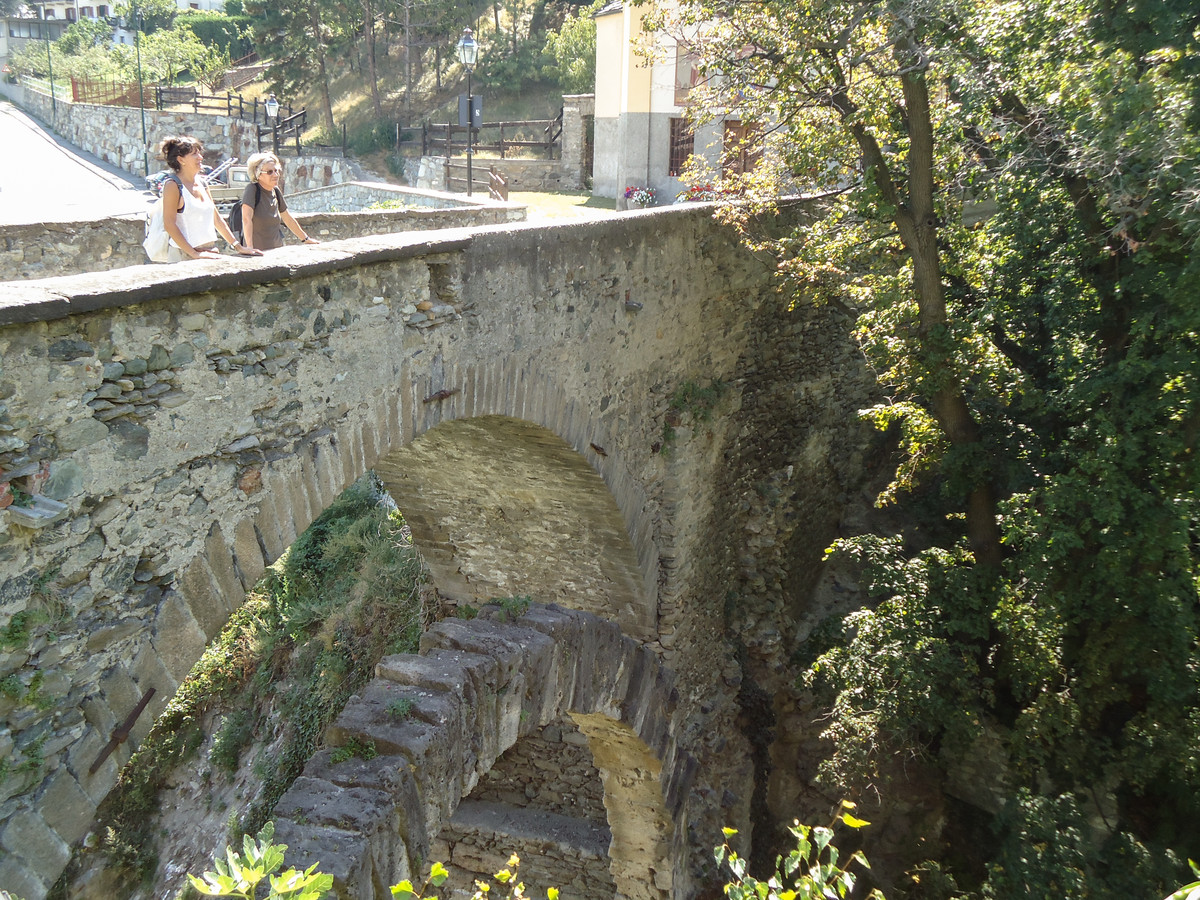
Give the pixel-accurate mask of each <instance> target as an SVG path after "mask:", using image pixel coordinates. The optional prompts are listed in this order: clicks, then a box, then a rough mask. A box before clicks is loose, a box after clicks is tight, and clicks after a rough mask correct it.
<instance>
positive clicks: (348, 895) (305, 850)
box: [275, 817, 386, 900]
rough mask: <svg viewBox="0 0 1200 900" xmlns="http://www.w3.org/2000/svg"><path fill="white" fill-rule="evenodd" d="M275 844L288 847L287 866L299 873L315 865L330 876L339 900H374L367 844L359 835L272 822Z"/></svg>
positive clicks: (284, 821) (294, 823)
mask: <svg viewBox="0 0 1200 900" xmlns="http://www.w3.org/2000/svg"><path fill="white" fill-rule="evenodd" d="M275 843H277V844H286V845H287V848H288V850H287V853H288V856H287V864H288V865H289V866H292V867H294V868H297V869H300V870H301V871H303V870H305V869H307V868H308V867H309V866H312V865H316V866H317V871H318V872H323V873H325V874H327V875H332V876H333V893H334V896H335V897H337V898H338V900H376V898H377V897H380V896H386V895H385V894H383V893H381V892H377V891H376V890H375V878H374V871H373V869H372V854H371V847H370V841H369V840H368V839H367V838H366V837H364V836H362V835H359V834H355V833H353V832H349V831H343V830H341V829H339V828H330V827H327V826H318V825H308V824H303V825H302V824H298V823H297V822H295V821H292V820H291V819H285V818H283V817H279V818H277V819H276V820H275Z"/></svg>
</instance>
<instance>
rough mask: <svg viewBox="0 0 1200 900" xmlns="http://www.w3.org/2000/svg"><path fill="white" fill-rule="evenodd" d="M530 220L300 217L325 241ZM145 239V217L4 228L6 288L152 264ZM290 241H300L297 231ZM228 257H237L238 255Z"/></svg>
mask: <svg viewBox="0 0 1200 900" xmlns="http://www.w3.org/2000/svg"><path fill="white" fill-rule="evenodd" d="M524 219H525V208H524V207H522V206H515V205H500V204H492V205H483V206H467V207H461V208H455V209H426V208H423V209H381V210H369V211H365V212H312V213H302V212H297V213H296V221H298V222H299V223H300V224H301V225H302V226H303V227H304V228H305V229H306V230H307V231H308V233H310V234H311V235H313V236H314V237H317V238H319V239H321V240H322V241H334V240H345V239H347V238H357V237H365V236H367V235H375V234H395V233H399V232H409V231H433V230H436V229H440V228H474V227H479V226H482V225H502V224H506V223H511V222H521V221H524ZM145 235H146V223H145V220H144V219H143V218H142V217H141V216H123V217H118V218H112V219H100V220H95V221H87V222H38V223H34V224H29V225H0V283H2V282H5V281H18V280H23V279H36V278H50V277H53V276H56V275H84V274H87V273H88V272H105V271H108V270H110V269H121V268H124V267H126V266H141V265H150V264H151V263H150V261H149V260H147V259H146V253H145V251H144V250H143V249H142V239H143V238H144V237H145ZM285 240H286V241H288V242H289V243H293V242H294V237H293V235H292V234H291V232H288V233H287V235H286V238H285ZM228 255H229V256H230V257H231V258H232V257H233V254H232V253H229V254H228Z"/></svg>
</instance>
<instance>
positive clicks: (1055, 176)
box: [664, 0, 1200, 896]
mask: <svg viewBox="0 0 1200 900" xmlns="http://www.w3.org/2000/svg"><path fill="white" fill-rule="evenodd" d="M664 24H665V26H666V27H669V28H671V29H674V31H675V33H676V35H678V36H680V37H687V38H688V39H689V40H690V41H691V42H692V46H693V47H694V48H695V49H696V50H697V52H698V53H699V54H700V55H701V59H702V63H701V65H702V70H703V71H704V72H705V73H706V74H707V75H710V76H713V77H712V78H711V79H710V81H709V82H708V86H707V97H704V98H703V99H704V101H705V102H704V103H703V104H702V111H701V113H700V114H701V115H702V116H703V115H708V116H712V117H715V116H720V115H725V114H726V111H730V110H732V111H734V112H735V113H736V115H737V116H738V117H739V118H741V119H742V120H743V121H749V122H757V123H760V132H761V134H762V135H763V137H762V141H763V145H764V149H765V151H766V152H765V153H764V155H763V159H764V160H767V161H768V162H769V163H771V164H769V165H761V166H759V168H758V169H757V170H755V171H754V172H753V173H751V174H750V175H748V176H745V177H739V176H730V175H728V174H727V173H721V172H710V173H706V174H707V176H709V177H710V180H713V181H714V183H720V184H721V185H722V187H723V188H725V189H728V188H730V187H736V188H737V189H738V190H741V191H743V192H744V194H745V195H746V196H747V197H749V198H750V201H751V202H750V203H749V205H748V206H747V207H744V208H743V212H742V213H741V214H740V215H739V214H738V213H737V212H731V213H730V214H729V217H730V218H731V220H733V221H735V222H736V223H737V224H739V226H740V227H742V228H743V230H744V233H745V234H746V236H747V239H748V240H750V241H751V242H752V243H755V244H756V245H757V246H762V247H767V248H769V249H771V250H773V251H774V252H775V254H776V258H777V259H778V265H779V271H780V273H781V275H782V276H783V277H785V278H786V279H787V280H788V282H789V283H790V286H791V289H792V290H791V297H792V298H793V300H792V302H807V301H815V302H822V301H824V300H826V299H828V298H832V297H839V298H841V299H843V300H847V301H849V302H850V303H851V304H852V305H853V307H854V308H855V309H856V311H857V313H858V326H857V334H858V337H859V339H860V341H861V343H862V346H863V348H864V351H865V352H866V354H867V357H868V359H869V361H870V363H871V365H872V366H873V368H874V369H875V371H876V372H877V373H879V375H880V383H881V385H882V387H883V390H884V392H885V394H886V396H885V399H884V400H883V401H882V402H881V403H880V404H879V405H878V407H877V408H875V409H873V410H869V411H868V412H867V415H868V417H869V418H870V419H871V420H873V421H874V422H875V423H876V424H877V425H879V426H880V427H881V428H884V429H889V433H890V434H891V435H893V436H894V437H895V438H896V439H897V440H898V441H899V446H900V449H901V451H902V455H903V460H902V462H901V463H900V465H899V467H898V469H897V472H896V477H895V479H894V481H893V484H892V485H891V486H890V487H889V488H888V489H887V490H886V491H885V492H884V493H883V495H882V496H881V498H880V500H881V502H882V503H888V504H902V505H903V513H904V516H903V518H901V519H900V521H901V522H904V521H910V522H920V523H921V524H922V526H923V527H921V528H920V529H916V528H906V529H905V530H903V531H901V532H900V533H898V534H896V535H895V536H893V537H888V538H882V537H876V536H866V537H861V538H854V539H849V540H845V541H841V542H839V544H838V545H837V546H836V548H835V552H837V553H841V554H845V555H846V556H847V557H849V558H851V559H852V560H853V561H854V562H855V563H856V564H858V565H860V566H862V567H863V569H864V571H865V573H866V577H865V583H866V584H867V585H868V586H869V588H870V590H871V592H872V603H871V605H870V606H869V607H868V608H866V609H863V610H861V611H859V612H856V613H854V614H853V615H852V617H851V618H850V619H849V620H848V621H847V622H846V623H845V624H846V628H845V629H844V630H843V638H842V639H841V640H840V641H839V642H838V643H837V644H836V645H835V646H834V647H832V648H831V649H830V650H829V652H827V653H826V654H825V655H824V656H823V657H821V658H820V659H819V660H818V661H817V663H816V664H815V666H814V668H813V669H812V671H811V672H810V674H809V676H808V678H809V683H810V684H812V685H813V686H815V687H818V688H821V689H823V696H824V697H825V698H826V699H827V701H828V702H829V704H830V706H831V708H832V710H833V716H832V718H831V719H830V726H829V732H828V735H829V737H831V738H833V739H834V740H835V750H834V753H833V755H832V757H831V758H830V759H829V760H828V761H827V762H826V765H825V766H824V774H825V777H826V778H827V779H829V780H830V781H831V782H832V783H834V784H836V785H838V786H839V787H840V788H841V789H843V790H853V789H863V788H864V787H865V786H866V785H868V784H875V785H876V786H881V785H886V783H887V782H886V780H885V781H882V782H881V781H876V780H875V779H877V778H882V777H884V776H885V774H886V769H887V761H888V760H890V759H892V758H894V757H895V755H896V754H904V753H918V754H921V755H923V756H925V757H926V759H928V760H929V761H931V762H933V763H935V764H940V765H943V766H945V767H947V768H949V767H951V766H953V765H955V764H956V762H959V761H962V760H964V759H966V758H968V757H969V755H970V753H971V748H972V746H973V745H974V744H975V742H976V741H977V739H978V738H979V737H980V736H981V735H983V734H985V733H986V734H987V735H990V736H995V737H997V738H998V739H999V741H1000V746H1001V747H1002V748H1003V756H1004V759H1003V762H1002V768H1003V771H1002V772H999V773H997V776H998V777H1002V778H1004V779H1005V783H1007V784H1009V785H1011V789H1012V791H1011V794H1010V796H1009V798H1008V804H1007V807H1006V808H1007V809H1008V813H1007V814H1006V815H1002V816H997V817H996V818H995V820H994V821H993V822H992V823H991V824H992V826H993V827H994V828H995V829H996V840H995V841H993V842H992V843H991V844H990V845H988V847H983V846H980V847H975V848H971V850H972V852H973V853H981V855H982V856H983V857H984V859H983V860H978V859H977V860H976V862H984V863H986V864H987V867H988V868H987V874H986V876H984V877H983V878H982V879H981V881H982V884H981V885H980V887H982V888H984V889H986V890H987V891H992V892H994V893H995V895H997V896H1005V895H1007V896H1013V895H1025V893H1026V892H1029V895H1037V896H1041V895H1042V893H1043V890H1044V892H1045V893H1046V894H1047V895H1050V894H1052V893H1053V892H1054V890H1058V891H1060V892H1063V891H1065V892H1066V893H1071V891H1072V889H1071V888H1070V887H1069V884H1076V885H1086V891H1087V892H1088V895H1089V896H1107V895H1109V894H1106V893H1105V892H1106V891H1108V892H1111V895H1113V896H1116V895H1119V894H1120V891H1121V890H1126V891H1127V893H1126V895H1128V892H1132V893H1142V894H1145V893H1147V892H1149V891H1154V890H1156V889H1159V888H1161V887H1162V884H1163V879H1165V878H1167V877H1169V876H1170V874H1171V872H1172V871H1173V869H1172V865H1173V864H1172V863H1171V862H1170V859H1171V857H1170V854H1168V853H1166V852H1165V850H1164V849H1163V848H1164V847H1169V848H1173V849H1174V850H1175V852H1176V853H1177V854H1182V853H1185V852H1187V853H1195V852H1197V851H1198V850H1200V845H1197V844H1196V841H1197V836H1196V835H1197V833H1196V831H1195V828H1194V822H1195V821H1196V818H1197V816H1198V815H1200V802H1198V800H1197V798H1198V797H1200V757H1197V754H1196V749H1195V748H1196V747H1198V746H1200V596H1198V591H1197V586H1198V584H1200V567H1198V566H1197V549H1198V548H1200V497H1198V496H1197V487H1198V486H1200V453H1197V438H1198V437H1200V304H1198V303H1197V302H1196V291H1195V288H1194V284H1195V283H1196V281H1195V279H1196V277H1197V276H1198V275H1200V252H1198V251H1200V202H1198V199H1200V194H1198V193H1197V188H1196V185H1197V184H1200V163H1198V160H1200V127H1198V125H1200V107H1197V95H1196V93H1195V90H1194V87H1195V84H1196V77H1197V69H1198V65H1200V64H1198V63H1197V59H1198V54H1197V51H1198V50H1200V46H1198V44H1200V30H1198V28H1197V26H1198V25H1200V19H1198V17H1197V12H1196V9H1195V6H1194V4H1188V3H1185V2H1179V0H1167V2H1164V3H1160V4H1154V5H1153V6H1145V5H1137V6H1135V7H1130V6H1128V5H1124V4H1116V5H1112V4H1107V3H1103V2H1099V0H1030V2H1024V3H1021V4H1014V3H1007V2H1000V0H861V2H855V3H842V2H835V0H762V2H758V3H754V4H740V3H734V2H732V0H730V2H725V0H706V2H698V3H695V4H693V5H690V6H688V7H686V8H684V9H683V10H682V12H681V14H680V16H679V17H678V19H676V20H674V21H670V20H664ZM704 93H705V92H703V91H701V92H700V94H701V95H703V94H704ZM695 180H703V179H701V178H696V179H695ZM796 190H801V191H807V192H809V193H814V194H819V195H820V197H821V203H822V206H821V212H822V214H821V215H819V216H815V217H814V218H813V219H812V221H810V222H808V223H806V224H805V225H803V226H802V227H800V228H798V229H796V230H794V231H792V232H791V233H789V234H787V235H785V236H784V237H783V238H781V239H780V238H778V237H775V236H764V235H762V234H760V233H758V232H756V231H755V230H754V229H753V223H754V221H755V220H754V219H753V217H752V215H750V214H752V213H754V212H757V211H758V210H761V209H765V208H768V207H769V206H770V204H771V203H772V202H773V198H774V197H775V196H777V195H778V194H779V193H781V192H789V191H796ZM1022 798H1024V799H1022ZM1097 798H1099V799H1097ZM1087 803H1092V804H1093V805H1095V804H1096V803H1099V804H1100V805H1101V806H1102V807H1103V808H1104V809H1106V810H1108V811H1109V815H1110V818H1109V821H1108V826H1109V827H1108V829H1100V830H1097V829H1095V828H1075V827H1074V826H1072V825H1070V824H1068V823H1070V822H1074V821H1076V820H1077V819H1079V818H1086V816H1085V815H1084V814H1083V813H1082V812H1080V810H1082V809H1083V808H1084V806H1085V805H1086V804H1087ZM1015 810H1023V812H1021V813H1020V814H1019V815H1018V814H1017V812H1015ZM1038 823H1041V824H1038ZM1043 825H1044V826H1045V827H1043ZM1116 844H1120V845H1121V847H1123V848H1124V850H1122V851H1121V852H1122V853H1125V854H1126V857H1128V858H1134V857H1137V858H1138V859H1143V860H1157V861H1158V862H1157V863H1152V862H1146V864H1145V865H1143V864H1140V863H1139V864H1138V865H1136V866H1133V865H1130V866H1126V867H1125V868H1124V869H1123V870H1122V869H1121V867H1119V866H1115V865H1111V864H1109V863H1106V861H1105V860H1106V850H1107V851H1111V852H1110V853H1109V854H1108V856H1107V859H1109V860H1111V859H1114V858H1116V857H1115V856H1113V855H1112V854H1113V853H1115V852H1116V851H1112V848H1113V847H1114V846H1116ZM1031 845H1032V846H1035V847H1037V848H1039V849H1038V852H1037V853H1031V852H1030V851H1029V847H1030V846H1031ZM1002 848H1010V849H1002ZM1034 870H1036V871H1037V872H1041V873H1042V874H1040V875H1035V874H1030V873H1032V872H1034ZM1070 873H1075V874H1074V875H1070ZM1129 873H1136V878H1134V875H1133V874H1130V878H1133V879H1134V880H1133V881H1132V882H1125V881H1122V879H1123V878H1124V877H1125V874H1129ZM1147 873H1149V874H1147ZM1071 878H1075V879H1076V881H1070V879H1071ZM1138 879H1141V880H1138ZM1134 883H1136V884H1137V888H1136V890H1134V889H1132V888H1131V884H1134ZM989 885H990V886H989ZM1081 890H1082V888H1081ZM1006 891H1007V892H1008V893H1007V894H1006V893H1005V892H1006ZM1160 893H1161V891H1160Z"/></svg>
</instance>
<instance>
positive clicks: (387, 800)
mask: <svg viewBox="0 0 1200 900" xmlns="http://www.w3.org/2000/svg"><path fill="white" fill-rule="evenodd" d="M377 674H378V676H379V677H377V678H376V679H375V680H374V681H373V682H371V683H370V684H369V685H368V686H367V687H366V688H365V689H364V690H363V691H362V692H360V693H359V694H358V695H356V696H355V697H354V698H353V699H352V700H351V702H350V703H349V704H348V705H347V706H346V708H345V710H344V711H343V712H342V714H341V716H339V718H338V720H337V722H336V723H335V724H334V725H333V726H331V728H330V729H329V731H328V732H327V734H326V741H327V743H328V744H329V745H330V746H331V747H338V746H344V745H347V744H349V743H351V742H352V741H353V742H358V743H359V744H365V743H367V742H370V744H371V745H373V746H374V747H375V749H376V752H377V753H378V754H379V755H378V756H376V757H375V758H373V759H371V760H353V761H343V762H339V763H335V762H334V761H333V760H334V759H335V756H334V754H333V751H332V750H324V751H322V752H321V753H318V754H317V755H316V756H314V757H313V759H312V760H310V761H309V763H308V765H307V766H306V767H305V772H304V775H303V776H302V777H301V778H300V779H298V780H297V781H296V783H295V784H294V785H293V787H292V788H291V789H290V790H289V791H288V792H287V794H285V795H284V797H283V799H282V800H281V801H280V803H279V804H278V806H277V807H276V810H275V812H276V822H277V835H278V838H277V840H281V841H283V842H284V843H286V844H288V846H289V847H290V848H292V850H291V851H290V852H294V853H295V854H296V857H295V861H294V862H293V864H294V865H297V866H303V867H307V866H309V865H312V864H313V863H315V862H320V864H321V868H322V870H324V871H328V872H330V873H331V874H333V875H334V876H335V878H336V879H337V883H336V889H337V891H338V892H339V896H343V897H386V896H388V893H387V887H388V885H389V884H390V883H394V882H395V881H398V880H399V879H401V878H410V877H418V876H420V875H423V874H424V869H423V868H422V864H424V865H426V866H427V864H428V861H429V859H430V856H429V851H430V846H431V843H432V842H433V840H434V838H435V837H436V836H437V835H438V834H439V832H441V830H442V828H443V827H444V826H445V825H446V824H447V823H448V822H449V821H450V817H451V816H452V815H453V813H454V811H455V810H456V808H457V807H458V806H459V804H460V803H461V801H462V799H463V798H464V797H466V796H467V795H469V793H470V791H471V790H472V789H473V788H474V786H475V785H476V784H477V783H478V780H479V778H480V776H481V774H482V773H484V772H486V771H487V770H488V769H489V768H490V767H491V766H492V764H493V763H494V762H495V761H496V760H497V759H498V758H499V757H500V755H501V754H502V753H504V751H505V750H507V749H508V748H509V747H512V746H513V745H514V744H515V743H516V742H517V741H518V740H519V739H520V738H521V737H522V736H524V735H527V734H529V733H531V732H532V731H533V730H534V729H535V728H538V727H540V726H541V725H545V724H547V723H548V722H551V721H554V720H555V719H556V718H558V717H560V716H562V715H564V714H569V715H570V716H571V717H572V718H573V719H574V720H575V721H576V722H577V723H579V726H580V728H581V730H582V731H584V733H585V734H586V735H587V737H588V742H589V746H590V747H591V751H592V754H593V757H594V758H595V759H596V762H597V766H598V767H599V768H600V769H601V773H602V779H603V783H604V788H605V799H604V804H605V807H606V809H607V810H608V812H609V825H610V828H611V829H612V842H611V844H610V848H609V854H610V871H611V873H612V876H613V879H614V881H615V883H616V885H617V889H618V893H619V894H621V895H623V896H625V897H629V898H631V900H635V898H636V900H675V898H681V897H684V896H686V892H687V885H686V882H687V879H686V878H681V877H679V876H680V873H681V871H682V868H683V866H684V864H685V863H684V853H683V852H682V848H683V846H684V843H685V839H686V834H687V821H688V809H687V803H686V802H685V800H686V798H687V797H688V794H689V788H690V784H691V779H692V775H693V773H694V768H695V767H694V762H693V761H692V759H691V757H690V756H689V755H688V754H687V753H686V752H685V751H684V750H683V749H682V748H681V747H679V745H678V744H677V743H676V739H675V735H676V734H678V733H679V732H680V723H678V722H676V721H675V715H676V706H675V700H676V696H675V691H674V677H673V675H672V673H671V672H670V671H669V670H667V669H666V668H665V667H663V666H662V665H661V663H660V662H659V660H658V658H657V657H656V656H655V655H654V654H653V653H652V652H651V651H649V650H648V649H646V648H645V647H644V646H643V645H642V644H641V643H639V642H638V641H635V640H633V639H632V638H630V637H628V636H626V635H623V634H622V633H621V631H620V629H619V628H618V627H617V626H616V625H615V624H614V623H612V622H608V621H605V620H603V619H601V618H599V617H597V616H594V615H592V614H590V613H585V612H580V611H576V610H568V609H564V608H561V607H555V606H549V607H542V606H534V607H531V608H530V609H529V610H528V611H527V612H526V613H525V614H524V615H523V616H521V618H520V619H519V620H517V621H515V622H512V621H509V620H508V618H507V616H506V615H505V613H504V612H503V611H502V610H500V609H498V608H496V607H489V608H488V609H487V610H485V611H484V613H483V614H482V616H481V618H479V619H476V620H472V621H462V620H445V621H443V622H439V623H438V624H437V625H436V626H434V627H433V628H432V629H431V630H430V631H429V632H427V633H426V635H425V637H424V638H423V639H422V649H421V653H420V655H419V656H411V655H402V656H395V657H389V658H388V659H386V660H384V661H383V662H381V663H380V665H379V666H378V668H377ZM401 698H403V699H406V700H408V701H410V702H411V705H412V709H413V714H412V715H411V716H409V717H407V718H405V719H404V720H402V721H397V720H396V718H395V717H394V716H392V715H389V713H388V709H389V706H391V705H392V704H394V703H395V701H396V700H397V699H401Z"/></svg>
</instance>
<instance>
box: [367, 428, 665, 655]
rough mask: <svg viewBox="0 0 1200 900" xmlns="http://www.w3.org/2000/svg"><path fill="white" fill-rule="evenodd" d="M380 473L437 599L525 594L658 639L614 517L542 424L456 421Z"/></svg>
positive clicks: (581, 465)
mask: <svg viewBox="0 0 1200 900" xmlns="http://www.w3.org/2000/svg"><path fill="white" fill-rule="evenodd" d="M375 470H376V472H377V473H378V474H379V475H380V477H381V478H382V480H383V482H384V484H385V485H386V486H387V488H388V490H389V492H390V493H391V495H392V497H393V498H394V499H395V500H396V503H397V505H398V506H399V507H400V509H401V510H402V511H403V512H404V516H405V520H406V521H407V522H408V523H409V525H410V526H411V528H412V533H413V542H414V544H415V545H416V547H417V548H418V549H419V550H420V551H421V554H422V556H423V557H424V558H425V560H426V562H427V563H428V564H429V567H430V569H431V571H432V573H433V579H434V583H435V584H436V585H437V588H438V591H439V592H440V593H441V594H442V595H443V596H446V597H448V598H450V599H452V600H455V601H460V602H465V603H471V604H473V605H480V606H481V605H483V604H484V603H486V602H487V601H488V600H490V599H493V598H497V597H508V596H514V595H516V596H521V595H525V596H532V597H535V598H537V599H538V600H539V601H542V602H555V603H560V604H562V605H563V606H569V607H571V608H573V609H582V610H585V611H588V612H593V613H596V614H597V615H599V616H601V617H603V618H607V619H611V620H613V621H615V622H617V623H619V624H620V625H621V627H622V629H623V630H624V631H625V632H626V633H627V634H630V635H633V636H635V637H640V638H642V639H649V640H653V639H654V638H655V637H656V636H657V635H656V631H655V626H656V620H655V616H654V610H653V609H651V608H649V605H648V603H647V602H646V599H645V593H646V592H645V590H644V589H643V586H642V578H641V573H640V571H639V568H638V560H637V554H636V552H635V551H634V548H633V544H632V542H631V541H630V539H629V535H628V533H627V532H626V530H625V521H624V518H623V517H622V515H621V511H620V510H619V509H618V508H617V505H616V503H615V502H614V500H613V498H612V495H611V494H610V493H609V490H608V487H607V486H606V485H605V483H604V481H603V480H602V479H601V477H600V476H599V475H598V474H597V473H596V471H595V470H594V469H592V467H591V466H590V465H588V463H587V461H586V460H585V459H584V458H583V457H582V456H581V455H579V454H578V453H576V452H575V451H574V450H573V449H572V448H571V447H569V446H568V445H567V443H566V441H564V440H563V439H562V438H560V437H558V436H557V435H555V434H553V433H552V432H550V431H549V430H547V429H546V428H544V427H542V426H539V425H535V424H533V423H531V422H525V421H522V420H519V419H514V418H511V417H507V416H497V415H489V416H481V417H477V418H470V419H456V420H452V421H448V422H444V423H442V424H440V425H438V426H437V427H435V428H432V429H431V430H429V431H427V432H426V433H425V434H423V435H421V436H420V437H419V438H417V439H416V440H414V441H412V442H411V443H410V444H408V445H406V446H404V447H402V448H400V449H399V450H396V451H394V452H392V453H390V454H388V456H386V457H385V458H384V459H382V460H380V461H379V462H378V463H377V464H376V466H375Z"/></svg>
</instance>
